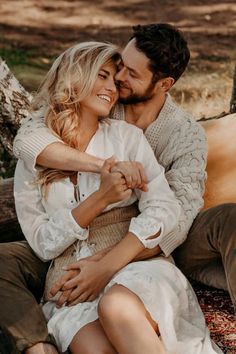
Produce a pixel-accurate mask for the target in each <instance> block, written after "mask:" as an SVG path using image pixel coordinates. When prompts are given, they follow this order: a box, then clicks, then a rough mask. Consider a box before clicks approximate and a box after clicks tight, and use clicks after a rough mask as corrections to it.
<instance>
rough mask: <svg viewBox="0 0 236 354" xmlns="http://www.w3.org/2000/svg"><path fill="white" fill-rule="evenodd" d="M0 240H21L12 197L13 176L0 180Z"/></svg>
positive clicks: (21, 235) (21, 236)
mask: <svg viewBox="0 0 236 354" xmlns="http://www.w3.org/2000/svg"><path fill="white" fill-rule="evenodd" d="M0 210H1V213H0V242H11V241H18V240H23V239H24V236H23V234H22V231H21V228H20V225H19V223H18V221H17V216H16V211H15V203H14V197H13V178H8V179H5V180H1V181H0Z"/></svg>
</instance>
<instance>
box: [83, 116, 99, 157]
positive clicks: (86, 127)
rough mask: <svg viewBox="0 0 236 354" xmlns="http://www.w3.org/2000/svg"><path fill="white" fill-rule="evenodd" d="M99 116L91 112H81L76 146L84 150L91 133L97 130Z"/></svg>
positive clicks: (91, 135)
mask: <svg viewBox="0 0 236 354" xmlns="http://www.w3.org/2000/svg"><path fill="white" fill-rule="evenodd" d="M98 124H99V118H98V117H97V116H95V115H92V114H85V113H83V114H81V115H80V124H79V134H78V148H79V150H80V151H85V150H86V148H87V146H88V144H89V142H90V140H91V139H92V137H93V135H94V134H95V133H96V131H97V130H98Z"/></svg>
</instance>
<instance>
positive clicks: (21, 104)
mask: <svg viewBox="0 0 236 354" xmlns="http://www.w3.org/2000/svg"><path fill="white" fill-rule="evenodd" d="M31 98H32V97H31V95H30V94H29V93H28V92H27V91H26V90H25V89H24V88H23V86H22V85H20V83H19V82H18V80H17V79H16V78H15V76H14V75H13V74H12V73H11V71H10V70H9V68H8V66H7V65H6V63H5V62H4V61H3V60H2V59H1V58H0V145H1V146H2V147H3V148H4V149H5V150H6V151H7V152H8V153H9V154H10V155H11V156H13V153H12V143H13V139H14V136H15V134H16V131H17V129H18V128H19V126H20V124H21V122H22V120H23V119H24V118H25V117H26V116H27V113H28V107H29V104H30V101H31ZM229 106H230V107H229V112H228V113H225V114H222V115H219V116H216V117H210V118H207V119H204V120H203V123H202V124H203V125H205V122H206V121H212V123H214V121H215V120H217V119H219V118H222V117H223V116H226V115H229V114H230V113H234V112H236V66H235V70H234V78H233V89H232V96H231V101H230V104H229ZM233 116H235V118H236V115H233ZM233 116H231V117H233ZM231 117H230V119H231ZM200 121H202V120H200ZM235 166H236V164H235ZM228 201H230V200H228ZM0 210H1V213H0V242H7V241H17V240H21V239H24V236H23V234H22V232H21V229H20V226H19V223H18V221H17V217H16V212H15V207H14V198H13V178H9V179H6V180H0Z"/></svg>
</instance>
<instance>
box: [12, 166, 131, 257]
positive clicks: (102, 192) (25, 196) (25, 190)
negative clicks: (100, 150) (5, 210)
mask: <svg viewBox="0 0 236 354" xmlns="http://www.w3.org/2000/svg"><path fill="white" fill-rule="evenodd" d="M109 169H110V165H109V162H108V161H107V162H106V163H105V164H104V167H103V170H102V176H103V181H102V182H101V185H100V188H99V190H98V191H96V192H95V193H93V194H91V195H90V196H89V197H88V198H87V199H86V200H84V201H83V202H82V203H80V204H79V205H78V206H76V207H74V208H73V209H72V208H71V207H69V206H66V205H64V207H63V206H58V209H55V211H54V212H53V214H50V215H49V214H48V213H47V212H46V210H45V208H44V206H43V203H42V194H41V192H40V189H39V187H38V186H37V184H36V183H35V174H34V173H32V172H31V171H29V170H27V168H26V167H25V166H24V163H23V162H22V161H19V162H18V164H17V168H16V172H15V179H14V195H15V205H16V212H17V216H18V220H19V222H20V225H21V228H22V231H23V233H24V235H25V237H26V239H27V241H28V242H29V244H30V246H31V247H32V249H33V250H34V251H35V253H36V254H37V255H38V256H39V257H40V258H41V259H42V260H45V261H47V260H49V259H53V258H55V257H57V256H58V255H59V254H61V253H62V252H63V251H64V250H65V249H66V248H67V247H69V246H70V245H71V244H72V243H74V242H75V241H76V240H78V239H80V240H84V239H87V237H88V229H87V226H88V225H89V224H90V222H91V221H92V220H93V219H94V218H95V217H96V216H98V215H99V214H101V212H102V211H103V210H104V209H105V207H106V206H107V205H108V204H110V203H112V202H114V201H117V200H121V199H123V198H127V197H128V196H129V195H130V193H131V192H130V190H128V189H127V186H126V184H125V181H124V179H123V178H122V177H121V174H111V173H110V172H109ZM63 188H65V187H63ZM62 193H63V192H62ZM80 223H81V225H80Z"/></svg>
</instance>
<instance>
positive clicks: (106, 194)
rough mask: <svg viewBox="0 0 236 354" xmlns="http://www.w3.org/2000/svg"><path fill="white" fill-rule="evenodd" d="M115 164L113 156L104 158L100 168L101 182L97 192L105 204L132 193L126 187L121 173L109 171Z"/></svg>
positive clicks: (119, 199)
mask: <svg viewBox="0 0 236 354" xmlns="http://www.w3.org/2000/svg"><path fill="white" fill-rule="evenodd" d="M115 164H116V160H115V158H114V157H110V158H109V159H107V160H105V162H104V164H103V167H102V169H101V183H100V187H99V190H98V193H99V194H100V196H101V198H103V200H105V201H106V203H107V205H109V204H112V203H116V202H119V201H121V200H123V199H127V198H129V197H130V196H131V194H132V190H131V189H130V188H128V186H127V183H126V180H125V178H124V176H123V175H122V173H121V172H111V170H112V168H113V167H114V166H115Z"/></svg>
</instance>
